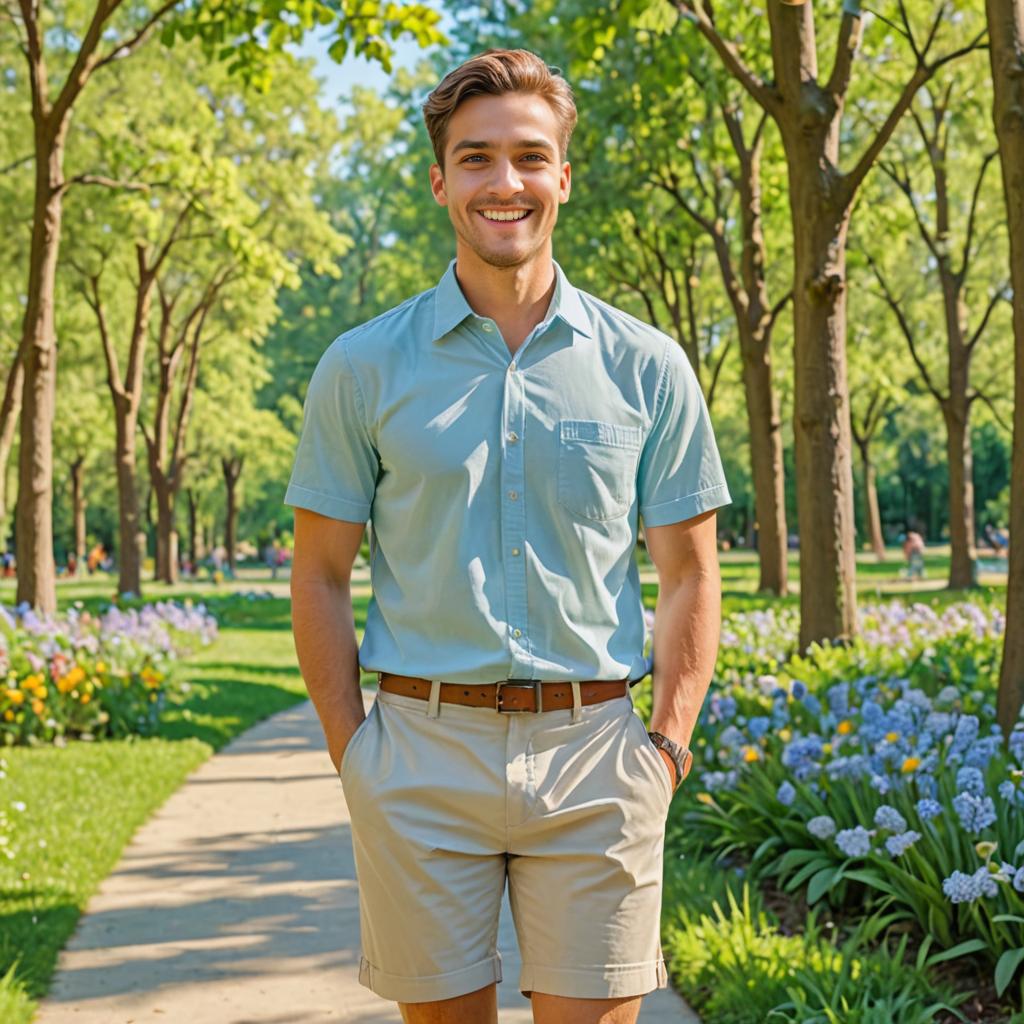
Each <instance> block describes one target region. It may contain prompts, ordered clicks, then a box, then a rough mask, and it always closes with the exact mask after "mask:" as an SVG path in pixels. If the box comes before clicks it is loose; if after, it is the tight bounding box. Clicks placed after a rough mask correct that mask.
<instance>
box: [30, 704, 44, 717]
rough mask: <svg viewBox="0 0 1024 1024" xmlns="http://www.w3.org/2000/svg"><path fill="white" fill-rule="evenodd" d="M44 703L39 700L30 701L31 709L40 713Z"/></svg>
mask: <svg viewBox="0 0 1024 1024" xmlns="http://www.w3.org/2000/svg"><path fill="white" fill-rule="evenodd" d="M45 707H46V705H45V704H44V703H43V702H42V701H41V700H34V701H32V710H33V711H34V712H35V713H36V714H37V715H41V714H42V713H43V709H44V708H45Z"/></svg>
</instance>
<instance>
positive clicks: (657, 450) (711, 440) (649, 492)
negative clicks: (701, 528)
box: [637, 339, 732, 526]
mask: <svg viewBox="0 0 1024 1024" xmlns="http://www.w3.org/2000/svg"><path fill="white" fill-rule="evenodd" d="M637 487H638V491H639V496H640V515H641V517H642V518H643V521H644V525H645V526H666V525H667V524H669V523H678V522H682V521H683V520H686V519H692V518H693V517H694V516H696V515H700V513H701V512H707V511H708V510H709V509H713V508H719V507H721V506H722V505H728V504H729V503H730V502H731V501H732V497H731V496H730V494H729V488H728V486H727V485H726V482H725V474H724V473H723V471H722V460H721V457H720V456H719V454H718V446H717V445H716V444H715V435H714V433H713V432H712V429H711V417H710V416H709V415H708V407H707V403H706V402H705V401H704V395H703V393H702V392H701V390H700V384H699V383H698V381H697V375H696V374H695V373H694V372H693V367H692V366H691V365H690V361H689V359H687V357H686V353H685V352H684V351H683V350H682V348H681V347H680V346H679V345H678V344H677V343H676V342H674V341H672V340H671V339H669V341H668V343H667V347H666V350H665V356H664V360H663V369H662V372H661V374H660V375H659V384H658V394H657V398H656V402H655V411H654V420H653V422H652V424H651V430H650V433H649V434H648V436H647V440H646V441H645V443H644V447H643V451H642V452H641V453H640V467H639V470H638V479H637Z"/></svg>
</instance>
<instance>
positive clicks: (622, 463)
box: [558, 420, 641, 521]
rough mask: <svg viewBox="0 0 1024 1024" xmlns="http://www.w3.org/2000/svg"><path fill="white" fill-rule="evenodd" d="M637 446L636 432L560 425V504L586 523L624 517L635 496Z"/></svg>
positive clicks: (594, 424) (589, 423)
mask: <svg viewBox="0 0 1024 1024" xmlns="http://www.w3.org/2000/svg"><path fill="white" fill-rule="evenodd" d="M640 440H641V437H640V428H639V427H628V426H623V425H621V424H618V423H605V422H603V421H601V420H559V423H558V501H559V504H561V505H562V506H563V507H565V508H567V509H568V510H569V511H570V512H572V513H574V514H575V515H578V516H582V517H583V518H585V519H594V520H598V521H602V520H606V519H616V518H618V517H619V516H623V515H625V514H626V512H627V511H628V510H629V507H630V506H631V505H632V504H633V498H634V495H635V493H636V469H637V463H638V461H639V459H640Z"/></svg>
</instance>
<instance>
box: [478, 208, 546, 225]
mask: <svg viewBox="0 0 1024 1024" xmlns="http://www.w3.org/2000/svg"><path fill="white" fill-rule="evenodd" d="M476 212H477V213H479V214H480V216H482V217H483V218H484V220H488V221H490V222H491V223H492V224H514V223H515V222H516V221H520V220H526V218H527V217H529V216H530V214H531V213H532V212H533V211H532V210H523V209H519V210H477V211H476Z"/></svg>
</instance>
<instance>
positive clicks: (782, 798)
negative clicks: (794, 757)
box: [775, 780, 796, 807]
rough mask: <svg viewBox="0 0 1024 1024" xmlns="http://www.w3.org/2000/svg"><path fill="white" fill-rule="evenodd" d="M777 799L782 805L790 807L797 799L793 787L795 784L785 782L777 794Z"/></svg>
mask: <svg viewBox="0 0 1024 1024" xmlns="http://www.w3.org/2000/svg"><path fill="white" fill-rule="evenodd" d="M775 799H776V800H778V801H779V803H780V804H783V805H785V806H786V807H788V806H789V805H790V804H791V803H792V802H793V801H794V799H796V789H795V788H794V787H793V783H791V782H789V781H788V780H787V781H786V782H783V783H782V785H781V786H779V788H778V790H777V791H776V793H775Z"/></svg>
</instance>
